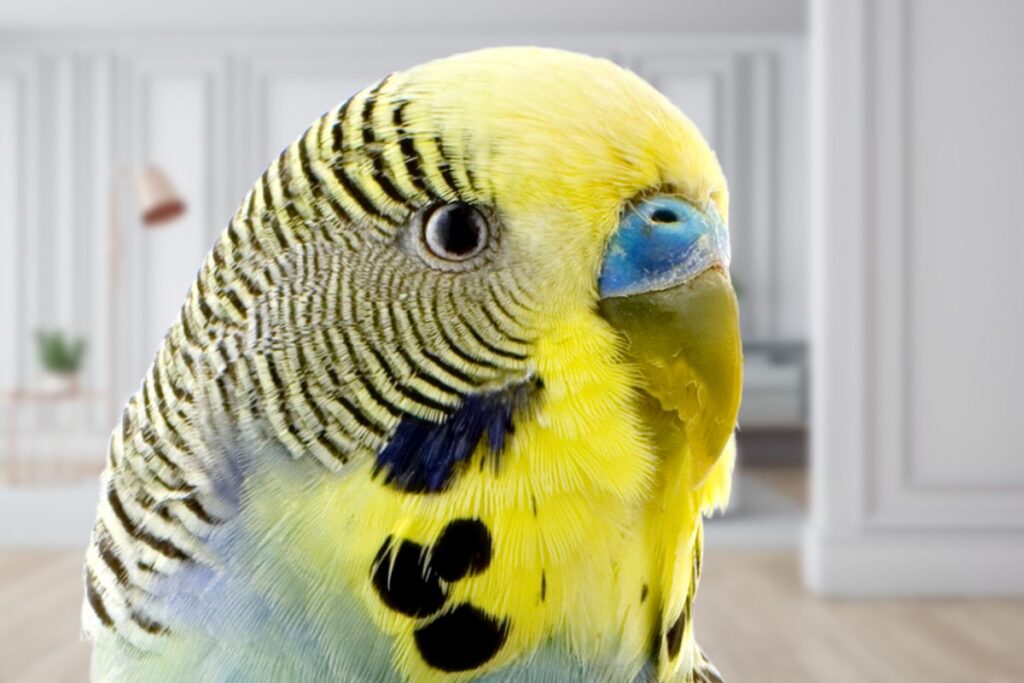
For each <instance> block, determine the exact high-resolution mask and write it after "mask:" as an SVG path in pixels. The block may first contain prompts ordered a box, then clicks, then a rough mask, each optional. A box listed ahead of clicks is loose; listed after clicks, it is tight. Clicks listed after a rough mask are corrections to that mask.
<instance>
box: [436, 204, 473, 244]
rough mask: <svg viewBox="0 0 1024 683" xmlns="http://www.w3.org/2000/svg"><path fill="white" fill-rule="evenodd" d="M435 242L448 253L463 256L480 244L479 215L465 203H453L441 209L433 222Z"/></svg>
mask: <svg viewBox="0 0 1024 683" xmlns="http://www.w3.org/2000/svg"><path fill="white" fill-rule="evenodd" d="M434 237H435V239H436V241H437V244H438V245H440V246H441V248H443V249H444V250H445V251H447V252H448V253H449V254H454V255H456V256H465V255H466V254H468V253H470V252H471V251H473V250H474V249H476V248H477V246H478V245H479V244H480V216H479V215H478V214H477V210H476V209H474V208H473V207H471V206H468V205H466V204H453V205H450V206H446V207H444V208H442V209H441V215H439V216H438V217H437V222H436V223H435V233H434Z"/></svg>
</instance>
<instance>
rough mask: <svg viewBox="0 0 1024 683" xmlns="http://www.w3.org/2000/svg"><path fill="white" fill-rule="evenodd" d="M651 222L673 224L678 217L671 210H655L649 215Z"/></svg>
mask: <svg viewBox="0 0 1024 683" xmlns="http://www.w3.org/2000/svg"><path fill="white" fill-rule="evenodd" d="M651 220H652V221H654V222H655V223H675V222H676V221H678V220H679V216H677V215H676V212H675V211H673V210H672V209H655V211H654V213H652V214H651Z"/></svg>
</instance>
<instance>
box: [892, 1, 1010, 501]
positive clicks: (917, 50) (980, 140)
mask: <svg viewBox="0 0 1024 683" xmlns="http://www.w3.org/2000/svg"><path fill="white" fill-rule="evenodd" d="M909 19H910V26H909V31H908V39H909V48H908V55H907V62H908V63H907V65H906V68H907V72H906V74H907V84H908V88H909V90H910V95H911V98H912V99H911V103H910V107H911V111H910V112H909V114H910V115H911V116H913V117H914V118H913V121H914V125H913V126H912V127H911V128H910V130H909V131H908V133H909V134H910V136H911V137H910V138H909V139H908V141H907V142H908V162H907V163H908V166H907V172H908V174H909V176H908V177H909V182H908V186H907V190H908V192H909V194H910V197H911V201H912V205H911V207H910V209H909V212H908V216H907V219H908V223H909V224H908V228H907V229H908V235H907V252H906V254H905V256H906V263H905V266H904V267H905V268H906V270H907V274H906V277H907V282H906V286H907V287H908V289H909V291H908V293H907V298H908V299H909V300H911V301H912V302H913V306H912V307H911V308H910V310H909V311H908V312H907V313H908V320H907V325H908V329H909V335H910V338H909V339H908V340H907V344H908V347H907V353H908V356H909V357H908V359H907V360H908V363H909V367H908V373H909V376H908V382H910V387H909V388H910V394H909V396H908V401H909V403H910V405H911V407H912V410H911V411H910V413H909V416H908V417H909V419H910V421H911V424H910V425H909V427H908V438H909V440H910V443H911V446H912V450H913V454H914V460H913V462H912V467H913V473H912V474H913V476H914V478H915V480H916V481H920V482H922V483H927V484H929V485H931V484H936V485H954V486H958V485H973V486H978V485H992V484H998V485H1000V486H1016V487H1018V488H1019V490H1020V491H1021V494H1022V495H1024V444H1022V443H1021V439H1020V434H1019V433H1018V432H1017V431H1016V430H1014V429H1011V428H1009V426H1010V425H1013V424H1014V423H1015V422H1016V421H1017V420H1019V416H1018V414H1017V412H1018V411H1019V409H1020V406H1021V401H1020V396H1021V388H1022V387H1024V362H1021V357H1020V354H1021V349H1024V300H1022V298H1021V293H1022V292H1024V277H1022V276H1021V268H1020V264H1021V254H1024V230H1022V223H1021V217H1022V216H1024V193H1022V192H1021V182H1022V180H1024V135H1021V122H1022V121H1024V85H1022V81H1021V64H1022V63H1024V49H1022V48H1021V47H1020V28H1021V27H1022V26H1024V4H1020V3H1005V2H991V1H989V2H977V3H973V2H972V3H965V2H948V1H946V2H915V3H912V4H911V6H910V17H909ZM952 44H955V45H956V49H950V45H952Z"/></svg>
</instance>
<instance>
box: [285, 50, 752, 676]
mask: <svg viewBox="0 0 1024 683" xmlns="http://www.w3.org/2000/svg"><path fill="white" fill-rule="evenodd" d="M506 71H507V72H509V73H504V72H506ZM574 71H578V72H579V73H578V74H575V73H574ZM595 71H598V72H599V74H600V75H598V76H595V75H594V72H595ZM545 72H548V73H550V74H551V77H550V78H549V79H545V78H544V76H543V74H544V73H545ZM523 73H529V74H530V77H529V78H524V77H523V76H521V75H520V74H523ZM481 75H483V76H484V77H486V78H488V79H493V80H494V82H496V83H501V84H502V86H503V87H502V88H500V89H498V88H489V87H480V88H474V87H472V85H473V84H472V81H473V79H477V78H480V77H481ZM406 81H408V82H406ZM467 81H468V83H467ZM452 83H463V84H466V87H464V88H459V89H457V90H456V89H453V88H451V87H450V86H451V84H452ZM595 84H600V85H601V86H603V87H601V88H595V87H594V86H595ZM389 85H390V86H392V87H394V88H396V89H401V90H403V91H404V92H405V93H407V95H408V97H409V98H410V100H412V102H413V104H412V105H410V107H409V110H410V114H411V115H412V116H413V117H415V115H416V113H417V109H416V107H417V103H421V102H422V104H421V105H419V106H423V107H427V106H429V107H430V108H431V110H432V111H433V112H442V113H445V112H451V116H450V120H449V121H448V126H449V127H450V128H449V132H448V135H446V136H445V138H446V139H451V140H454V141H455V143H456V144H458V143H459V142H460V141H461V144H462V145H463V147H462V149H458V148H456V149H457V150H458V151H457V155H458V156H460V157H464V158H466V159H467V164H468V165H469V166H470V167H471V168H472V169H473V173H474V176H476V178H475V182H476V184H477V185H482V186H484V187H487V188H489V190H490V195H491V196H492V197H493V198H494V201H495V203H496V204H497V205H498V206H500V207H501V211H502V214H503V215H504V217H505V218H506V220H507V221H508V223H509V224H510V225H514V226H515V227H516V229H515V232H514V233H513V234H511V235H510V237H512V238H513V239H515V240H517V241H522V242H524V243H525V244H524V246H522V247H521V248H522V249H523V251H528V252H529V253H530V255H531V257H532V259H533V261H532V263H531V267H532V268H536V271H537V272H538V276H537V277H539V278H544V279H545V281H546V282H548V283H549V286H550V287H551V290H552V291H553V292H557V295H553V296H551V297H550V298H549V299H548V300H547V301H546V305H545V307H544V308H543V309H541V310H539V311H537V313H536V318H534V319H533V320H531V321H530V322H529V325H530V326H532V327H534V328H535V329H536V330H537V331H538V335H537V336H538V342H537V345H536V348H535V350H534V352H533V354H532V355H531V358H530V360H531V362H532V363H533V366H534V368H535V370H536V372H537V374H538V375H540V376H541V377H543V378H544V398H543V400H542V402H541V403H540V405H539V406H537V407H536V410H535V413H534V414H533V416H532V419H531V420H530V421H528V422H526V423H524V424H522V425H521V427H520V428H518V429H517V432H516V438H515V439H514V440H513V441H512V443H511V445H510V446H509V448H508V450H507V451H506V452H505V453H504V454H503V455H502V459H501V462H502V466H501V468H500V470H497V471H496V470H495V469H493V468H491V467H488V466H484V465H482V463H481V462H480V461H481V460H482V459H483V458H484V457H485V451H486V446H481V447H480V448H478V450H477V453H476V455H475V456H474V461H473V462H472V463H471V465H470V467H468V468H467V469H466V471H465V473H464V474H463V475H462V477H461V478H459V480H458V481H457V482H456V483H455V484H454V485H453V486H452V487H451V489H449V490H448V491H446V492H445V493H444V494H443V495H440V496H433V497H427V498H424V497H423V496H418V495H415V494H408V493H404V492H401V491H395V490H393V489H389V488H387V487H383V486H380V485H379V484H377V483H375V482H374V480H373V477H372V474H371V468H370V466H369V463H367V464H366V465H365V466H363V467H362V468H361V469H360V470H359V471H358V472H353V473H351V475H349V476H347V477H346V478H345V479H344V480H342V481H339V482H335V481H325V482H323V483H322V485H321V486H320V487H318V490H317V491H316V492H315V494H314V495H305V496H302V498H301V502H300V503H298V504H296V506H295V509H294V512H293V515H292V516H290V517H288V518H287V520H288V523H289V524H294V530H293V531H290V532H288V533H287V534H284V535H285V536H286V537H287V538H288V539H289V540H288V543H289V545H290V546H291V547H292V549H293V551H294V552H297V553H301V552H308V553H310V555H309V557H308V558H306V561H305V562H304V564H306V565H307V566H309V567H311V568H315V569H318V570H321V571H322V572H323V576H322V577H320V578H318V580H317V581H318V583H321V582H322V584H323V585H325V586H329V587H331V589H333V590H337V591H355V592H357V593H360V594H362V595H363V597H364V599H365V602H366V606H367V609H368V610H369V611H371V612H372V613H373V614H374V615H375V617H376V620H377V622H378V624H379V625H380V626H381V628H383V629H385V630H386V631H387V632H389V633H393V634H397V635H399V639H398V642H399V643H403V644H406V646H404V647H401V648H400V650H399V653H398V655H397V663H398V667H399V669H400V670H401V671H403V672H405V673H406V674H407V675H408V676H409V677H410V678H411V679H412V680H417V681H420V680H422V681H430V680H442V679H443V678H444V676H443V675H442V674H439V673H438V672H436V671H434V670H432V669H430V668H429V667H427V666H425V665H424V664H423V663H422V661H421V660H420V659H419V658H418V657H417V656H416V655H415V653H414V652H413V651H412V649H411V647H410V646H411V642H412V640H411V633H412V630H413V628H414V626H415V622H414V620H412V619H409V618H407V617H404V616H402V615H396V614H394V613H391V612H388V611H387V610H384V609H381V608H380V603H379V600H378V598H377V596H376V595H375V594H374V593H373V591H372V590H371V588H370V586H369V585H368V584H367V582H366V567H367V566H369V565H370V563H371V562H372V560H373V557H374V554H375V553H376V552H377V549H378V547H379V546H380V542H381V539H382V538H385V537H387V536H388V535H389V534H396V533H397V534H399V535H400V536H401V537H403V538H408V539H411V540H414V541H417V542H419V543H421V544H423V545H429V543H430V542H431V541H432V540H433V539H435V538H437V536H438V535H439V534H440V533H441V531H442V529H443V527H444V526H445V524H446V523H447V522H449V521H450V520H452V519H456V518H465V517H478V518H480V519H482V520H483V521H484V522H485V523H486V524H487V526H488V527H489V528H490V529H491V530H492V534H493V536H494V538H495V539H496V541H495V544H496V549H495V558H496V559H495V561H494V562H493V563H492V564H491V567H490V568H489V569H488V571H487V572H486V573H485V574H483V575H481V576H478V577H471V578H468V579H464V580H462V581H460V582H458V583H457V584H456V588H455V591H454V594H453V599H454V600H455V601H469V602H472V603H473V604H475V605H480V606H482V607H484V608H485V609H487V610H488V611H490V612H492V613H495V614H502V615H507V616H508V617H509V619H510V621H511V622H512V623H513V624H515V628H514V629H513V630H512V631H511V633H510V636H509V641H508V644H507V645H506V646H505V647H504V648H503V649H502V651H501V653H500V654H499V656H498V657H497V658H496V659H495V660H493V661H492V662H491V663H490V664H489V665H488V669H491V668H494V669H498V668H500V667H502V666H503V665H505V664H507V663H508V662H510V661H512V660H514V659H515V658H517V657H521V656H523V655H524V654H528V653H530V652H531V651H532V650H534V649H535V648H537V647H539V646H540V645H542V644H543V642H544V641H545V640H546V639H550V638H553V639H556V640H559V641H562V642H564V643H566V644H567V646H568V647H570V648H571V649H572V650H573V651H575V652H576V653H578V654H579V655H580V656H581V657H582V658H584V659H586V658H597V657H601V656H607V655H608V654H609V653H610V652H613V651H614V652H618V653H619V655H620V656H621V657H622V659H623V661H624V662H633V663H635V664H636V667H637V668H639V666H640V664H641V663H642V662H643V660H644V659H645V658H647V657H648V655H649V654H650V648H651V643H653V642H655V641H654V639H655V635H656V634H657V633H658V632H659V631H660V630H662V629H667V628H668V627H669V624H663V623H662V621H663V619H664V616H663V614H662V612H663V609H662V608H661V607H660V605H661V604H662V603H664V604H665V606H666V607H665V609H664V611H665V612H666V613H671V614H678V613H679V610H680V609H682V607H683V603H684V601H685V600H686V596H687V591H688V590H689V586H690V581H691V570H692V566H693V561H692V557H693V553H694V546H695V544H696V543H697V534H698V530H699V528H700V526H701V522H700V520H699V517H700V512H701V511H704V512H708V511H710V509H711V508H712V507H713V506H722V505H724V504H725V503H726V502H727V500H728V494H729V482H730V475H731V471H732V465H733V459H734V448H733V446H732V444H731V442H730V445H729V447H728V448H727V449H726V451H725V452H724V453H723V454H722V457H720V458H719V457H718V454H705V453H701V454H692V453H690V452H688V451H687V449H686V444H685V443H684V442H683V441H682V440H680V439H678V438H677V439H675V440H674V441H673V438H672V436H671V435H667V436H666V437H665V438H666V440H667V441H668V443H665V444H664V448H665V449H666V450H659V448H658V440H659V435H658V434H657V433H654V431H653V430H655V429H656V428H657V425H655V424H652V422H651V421H650V420H647V419H645V415H644V410H643V407H642V406H641V405H639V403H640V401H639V398H638V394H637V392H636V387H637V385H638V383H640V382H641V380H640V375H641V372H640V371H639V370H638V368H637V367H635V365H633V364H631V363H630V362H629V360H628V358H627V356H626V354H625V352H624V348H623V346H624V344H623V341H622V339H621V337H619V336H618V335H617V334H616V333H615V331H614V330H613V329H612V328H611V327H610V326H609V325H608V323H607V322H605V321H604V320H602V319H601V318H600V317H598V316H597V315H596V313H595V311H594V303H593V302H594V297H595V295H594V281H595V276H596V271H597V268H598V265H599V260H600V257H601V253H602V248H603V247H602V245H603V244H604V243H605V242H606V241H607V239H608V236H609V235H610V234H611V232H612V231H613V230H614V229H615V227H616V225H617V219H618V215H619V211H620V207H621V206H622V205H623V203H624V202H626V201H627V200H629V199H631V198H632V197H634V196H636V195H637V194H638V193H639V192H642V191H644V190H645V189H648V188H660V187H665V186H670V187H673V188H677V189H678V191H679V192H680V193H682V194H683V195H684V196H686V197H690V198H693V199H694V200H698V201H700V200H705V201H706V200H707V199H710V200H711V201H713V202H715V203H716V205H717V206H718V209H719V211H720V213H721V214H722V215H723V216H724V215H727V191H726V184H725V180H724V178H723V176H722V173H721V170H720V167H719V165H718V163H717V160H716V158H715V156H714V154H713V153H712V152H711V151H710V149H709V148H708V147H707V145H706V144H705V143H704V141H703V139H702V138H701V136H700V134H699V132H698V131H697V130H696V128H695V127H694V126H693V124H692V123H691V122H690V121H689V120H688V119H686V118H685V117H684V116H683V115H682V114H680V113H679V111H678V110H677V109H675V107H673V106H672V105H671V104H669V103H668V102H667V101H666V100H665V99H664V98H663V97H662V96H661V95H660V94H658V93H657V92H656V91H654V90H653V89H651V88H650V87H649V86H647V85H646V84H644V83H642V82H641V81H640V79H638V78H637V77H635V76H633V75H632V74H629V73H627V72H623V71H622V70H621V69H619V67H616V66H614V65H612V64H611V63H607V62H603V61H598V60H591V59H588V58H580V57H577V56H574V55H568V54H565V53H559V52H554V51H549V50H517V51H516V52H515V54H514V56H513V55H510V54H509V53H508V52H506V51H504V50H493V51H488V52H485V53H474V54H471V55H466V56H461V57H456V58H452V59H447V60H443V61H440V62H436V63H433V64H431V65H427V66H425V67H421V68H419V69H417V70H415V71H414V72H410V73H409V74H400V75H398V76H396V77H393V78H392V80H391V81H390V83H389ZM517 85H519V86H521V87H516V86H517ZM574 86H575V87H574ZM428 103H429V104H428ZM354 104H355V106H358V105H359V99H358V98H357V99H356V100H355V103H354ZM595 112H600V114H599V115H595ZM467 118H471V119H472V125H469V126H467V123H466V119H467ZM441 120H442V124H444V122H445V119H444V118H442V119H441ZM413 121H415V118H413ZM411 127H412V128H415V124H413V125H412V126H411ZM467 128H468V129H469V130H470V131H471V137H469V136H466V135H465V131H466V130H467ZM442 131H445V128H444V126H442ZM443 134H444V133H443ZM538 242H539V244H537V243H538ZM531 243H533V244H531ZM553 245H557V248H552V247H553ZM570 255H571V256H570ZM552 280H553V282H552ZM676 380H679V378H678V377H677V378H676ZM665 381H666V382H667V383H669V384H671V383H672V382H673V378H672V377H666V378H665ZM673 449H674V450H673ZM694 457H697V458H701V459H705V460H707V459H709V458H710V459H711V460H713V461H714V462H715V463H716V465H715V467H714V468H713V470H712V471H711V474H710V475H708V476H707V477H706V478H704V479H703V481H695V480H694V479H693V473H692V471H691V467H690V461H691V459H692V458H694ZM698 484H699V485H698ZM267 502H268V505H269V509H268V510H267V515H268V519H267V520H266V522H267V523H270V521H271V518H273V517H274V516H275V515H277V514H279V510H278V508H277V501H267ZM534 508H535V509H536V514H534V512H533V510H534ZM325 511H338V514H337V515H334V514H329V513H326V512H325ZM325 537H326V538H344V539H346V546H345V548H344V549H343V551H342V550H341V549H338V548H331V547H330V546H324V544H323V542H322V539H323V538H325ZM542 575H543V577H544V578H543V583H544V593H545V599H544V600H541V598H540V595H541V591H542ZM645 587H646V591H645ZM642 593H646V598H645V599H644V600H643V601H642V602H641V600H640V598H641V594H642ZM609 625H615V626H614V627H612V628H609ZM686 639H687V641H686V644H685V645H684V648H683V651H684V656H683V657H682V658H681V659H678V660H676V661H675V662H674V666H672V667H670V668H666V669H664V670H663V671H662V672H661V673H660V676H661V679H662V680H671V679H672V678H673V676H674V675H676V674H677V673H678V672H679V671H680V669H688V668H689V667H690V666H693V664H694V663H695V661H696V657H697V654H696V652H692V651H691V648H692V647H693V644H692V643H693V641H692V629H691V628H689V627H688V628H687V632H686ZM662 647H664V646H662ZM666 659H667V658H666ZM624 668H627V667H624ZM476 675H479V672H473V673H472V674H465V675H463V676H462V678H464V679H465V680H469V679H471V678H473V677H474V676H476Z"/></svg>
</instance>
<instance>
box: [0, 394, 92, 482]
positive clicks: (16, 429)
mask: <svg viewBox="0 0 1024 683" xmlns="http://www.w3.org/2000/svg"><path fill="white" fill-rule="evenodd" d="M109 403H110V402H109V395H108V394H107V393H106V392H98V391H83V390H79V389H73V388H69V389H67V390H53V391H42V390H28V389H15V390H13V391H8V392H3V393H0V407H2V410H3V418H4V422H3V426H2V429H3V433H4V451H3V456H2V458H0V481H3V483H5V484H7V485H10V486H23V485H40V484H42V485H46V484H55V483H61V484H67V483H74V482H80V481H82V480H85V479H90V478H94V477H96V476H97V475H98V474H99V473H100V471H101V470H102V469H103V465H104V458H105V455H106V449H105V435H102V434H99V433H98V432H97V431H96V430H95V429H93V430H92V431H91V432H90V430H89V429H88V427H87V426H86V425H88V424H89V423H90V422H91V421H92V418H93V417H94V415H95V411H96V410H99V409H102V408H103V407H106V406H108V405H109ZM76 406H77V410H73V412H74V413H77V421H78V422H79V423H80V427H81V428H82V429H81V431H77V432H76V431H66V430H64V429H63V427H66V426H67V424H66V423H67V422H68V420H67V419H66V418H68V417H69V415H68V412H69V411H68V408H72V409H74V408H75V407H76ZM26 413H27V415H26ZM26 421H31V422H32V423H33V424H31V425H29V426H28V428H27V429H26V425H25V423H26ZM44 421H48V424H47V425H46V426H45V427H43V426H41V425H42V424H43V423H44ZM30 441H31V442H34V443H32V445H31V446H30V445H29V444H30ZM40 442H42V445H43V448H38V446H39V444H40Z"/></svg>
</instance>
